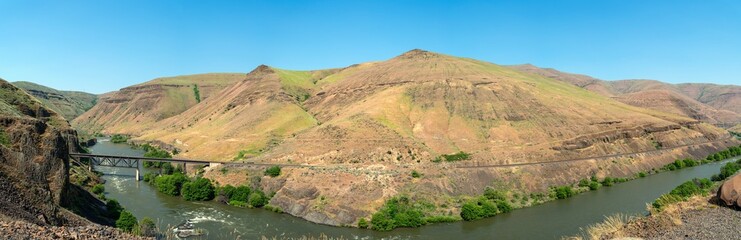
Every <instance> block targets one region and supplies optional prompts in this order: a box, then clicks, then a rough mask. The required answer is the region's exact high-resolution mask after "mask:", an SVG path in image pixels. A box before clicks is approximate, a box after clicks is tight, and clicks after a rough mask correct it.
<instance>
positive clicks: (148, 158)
mask: <svg viewBox="0 0 741 240" xmlns="http://www.w3.org/2000/svg"><path fill="white" fill-rule="evenodd" d="M69 155H70V156H71V157H88V158H118V159H131V160H143V161H151V162H175V163H195V164H211V163H218V164H224V165H245V166H247V165H250V166H268V167H270V166H281V167H314V166H313V165H308V164H281V163H255V162H225V161H210V160H197V159H177V158H151V157H131V156H117V155H101V154H87V153H70V154H69Z"/></svg>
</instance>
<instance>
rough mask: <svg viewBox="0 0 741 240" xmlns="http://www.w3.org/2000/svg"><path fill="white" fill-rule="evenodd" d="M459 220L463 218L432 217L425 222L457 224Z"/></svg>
mask: <svg viewBox="0 0 741 240" xmlns="http://www.w3.org/2000/svg"><path fill="white" fill-rule="evenodd" d="M459 220H461V218H460V217H455V216H432V217H426V218H425V221H426V222H427V223H445V222H457V221H459Z"/></svg>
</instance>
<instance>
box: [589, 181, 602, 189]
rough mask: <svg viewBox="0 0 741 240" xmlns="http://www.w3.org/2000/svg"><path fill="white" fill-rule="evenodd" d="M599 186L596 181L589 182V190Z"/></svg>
mask: <svg viewBox="0 0 741 240" xmlns="http://www.w3.org/2000/svg"><path fill="white" fill-rule="evenodd" d="M601 186H602V185H601V184H599V183H598V182H589V190H597V189H599V187H601Z"/></svg>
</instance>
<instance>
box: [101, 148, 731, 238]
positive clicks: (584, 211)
mask: <svg viewBox="0 0 741 240" xmlns="http://www.w3.org/2000/svg"><path fill="white" fill-rule="evenodd" d="M91 150H92V151H93V153H95V154H112V155H125V156H142V155H143V152H142V151H141V150H137V149H132V148H131V147H129V145H126V144H113V143H111V142H109V141H105V140H103V141H100V142H99V143H98V144H97V145H95V146H93V147H92V148H91ZM721 164H722V163H712V164H706V165H701V166H697V167H693V168H686V169H682V170H678V171H672V172H663V173H659V174H654V175H650V176H648V177H645V178H640V179H636V180H632V181H629V182H625V183H620V184H616V185H614V186H612V187H603V188H600V189H599V190H597V191H590V192H586V193H582V194H578V195H577V196H574V197H572V198H569V199H564V200H557V201H551V202H548V203H545V204H542V205H538V206H533V207H529V208H524V209H517V210H515V211H512V212H511V213H507V214H500V215H497V216H495V217H492V218H488V219H483V220H479V221H474V222H455V223H441V224H432V225H427V226H424V227H421V228H416V229H396V230H393V231H390V232H376V231H372V230H365V229H356V228H342V227H331V226H325V225H320V224H314V223H311V222H308V221H305V220H302V219H300V218H297V217H293V216H290V215H288V214H277V213H273V212H270V211H267V210H264V209H245V208H236V207H231V206H228V205H223V204H220V203H217V202H213V201H211V202H188V201H185V200H183V199H182V198H180V197H172V196H168V195H164V194H161V193H159V192H157V190H156V189H154V188H153V187H151V186H149V185H148V184H147V183H145V182H143V181H136V180H135V179H134V177H133V175H134V170H132V169H123V168H107V167H96V169H97V170H99V171H101V172H103V173H104V174H105V175H104V176H103V178H104V179H105V180H106V183H105V188H106V196H107V197H109V198H113V199H116V200H118V201H119V202H120V203H121V205H123V206H124V207H125V208H126V209H127V210H128V211H130V212H132V213H133V214H134V215H135V216H136V217H137V218H139V219H141V218H143V217H150V218H152V219H154V220H155V222H157V224H158V226H159V227H160V229H164V230H166V229H168V228H169V227H170V226H175V225H177V224H179V223H181V222H183V221H184V220H186V219H190V220H191V221H192V222H194V225H195V226H196V227H198V228H203V229H206V230H207V231H208V235H205V236H201V237H200V238H192V239H257V238H260V237H262V236H266V237H270V238H272V237H277V238H279V239H281V238H292V237H302V236H307V237H309V236H313V237H318V236H320V235H321V234H324V235H326V236H329V237H335V238H340V237H341V238H344V239H456V238H459V239H558V238H560V237H561V236H565V235H575V234H578V233H579V232H580V228H583V227H586V226H588V225H590V224H593V223H596V222H600V221H602V220H603V219H604V217H605V216H609V215H613V214H616V213H624V214H628V215H637V214H644V213H645V211H646V210H645V209H646V203H648V202H652V201H653V200H654V199H656V198H657V197H659V196H660V195H661V194H663V193H666V192H668V191H670V190H671V189H673V188H674V187H676V186H677V185H679V184H681V183H683V182H685V181H687V180H690V179H692V178H702V177H710V176H711V175H712V174H715V173H718V171H719V168H720V167H721ZM140 168H141V166H140ZM143 171H145V170H143Z"/></svg>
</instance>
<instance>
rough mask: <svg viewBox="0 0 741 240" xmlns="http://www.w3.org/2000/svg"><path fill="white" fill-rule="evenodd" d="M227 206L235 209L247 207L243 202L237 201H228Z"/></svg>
mask: <svg viewBox="0 0 741 240" xmlns="http://www.w3.org/2000/svg"><path fill="white" fill-rule="evenodd" d="M229 205H232V206H235V207H247V203H246V202H243V201H237V200H231V201H229Z"/></svg>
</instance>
